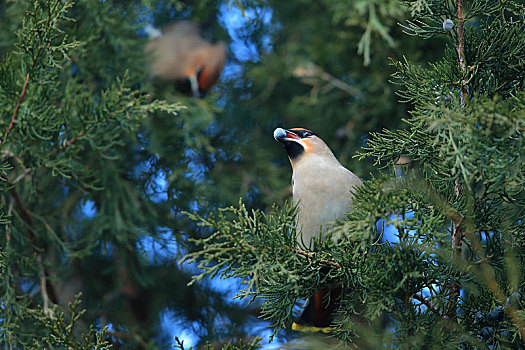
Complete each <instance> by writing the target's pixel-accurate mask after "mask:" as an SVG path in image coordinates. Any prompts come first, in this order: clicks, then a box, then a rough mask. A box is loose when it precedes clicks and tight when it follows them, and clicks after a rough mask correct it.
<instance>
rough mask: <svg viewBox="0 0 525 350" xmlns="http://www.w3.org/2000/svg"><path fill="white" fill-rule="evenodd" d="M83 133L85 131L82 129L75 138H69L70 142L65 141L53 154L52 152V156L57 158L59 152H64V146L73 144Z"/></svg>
mask: <svg viewBox="0 0 525 350" xmlns="http://www.w3.org/2000/svg"><path fill="white" fill-rule="evenodd" d="M82 135H84V131H81V132H79V133H78V134H77V135H75V136H73V138H72V139H71V140H69V141H68V142H66V143H64V144H63V145H62V146H60V147H59V148H58V149H57V150H55V152H53V154H51V158H55V157H56V155H57V154H59V153H60V152H62V151H63V150H64V148H66V147H69V146H71V145H72V144H73V143H75V142H76V141H77V140H78V138H79V137H80V136H82Z"/></svg>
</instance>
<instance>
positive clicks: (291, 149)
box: [284, 141, 304, 160]
mask: <svg viewBox="0 0 525 350" xmlns="http://www.w3.org/2000/svg"><path fill="white" fill-rule="evenodd" d="M284 148H285V149H286V153H288V157H290V159H291V160H296V159H297V158H299V157H300V156H302V155H303V153H304V148H303V146H301V145H300V144H299V143H297V142H293V141H286V142H285V143H284Z"/></svg>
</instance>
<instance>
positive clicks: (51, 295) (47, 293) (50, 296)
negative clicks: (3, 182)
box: [9, 188, 58, 312]
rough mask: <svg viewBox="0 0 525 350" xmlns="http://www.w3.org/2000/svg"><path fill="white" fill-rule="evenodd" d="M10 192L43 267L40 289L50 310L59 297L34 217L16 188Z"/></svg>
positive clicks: (45, 305)
mask: <svg viewBox="0 0 525 350" xmlns="http://www.w3.org/2000/svg"><path fill="white" fill-rule="evenodd" d="M9 194H10V196H11V201H12V202H14V206H15V208H16V211H17V212H18V214H19V215H20V218H21V219H22V220H23V221H24V222H25V223H26V225H27V236H28V238H29V242H30V243H31V249H32V250H33V253H34V254H35V256H36V258H37V261H38V264H39V265H40V268H41V275H40V283H41V284H40V291H41V293H42V299H43V302H44V310H45V311H46V312H48V310H49V300H50V301H51V302H52V303H54V304H57V303H58V299H57V295H56V292H55V288H54V286H53V285H52V284H51V282H50V281H48V276H49V273H48V271H47V268H46V267H45V266H44V260H43V258H42V253H41V252H40V250H39V249H38V245H37V242H36V237H35V234H34V233H33V230H34V223H33V219H32V218H31V214H30V212H29V211H28V210H27V209H26V208H25V207H24V206H23V204H22V200H21V199H20V196H19V195H18V193H17V192H16V190H15V189H14V188H11V189H9Z"/></svg>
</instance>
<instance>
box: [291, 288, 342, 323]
mask: <svg viewBox="0 0 525 350" xmlns="http://www.w3.org/2000/svg"><path fill="white" fill-rule="evenodd" d="M341 292H342V288H341V287H325V288H323V289H321V290H320V291H318V292H317V293H315V294H314V295H313V296H312V297H311V298H310V299H309V300H308V304H307V305H306V308H305V309H304V310H303V312H302V313H301V316H299V318H298V319H297V321H296V322H294V323H293V324H292V329H293V330H297V331H314V332H315V331H322V332H328V331H329V330H330V327H329V326H330V323H332V321H333V311H334V307H335V304H336V302H337V301H338V299H339V298H340V296H341Z"/></svg>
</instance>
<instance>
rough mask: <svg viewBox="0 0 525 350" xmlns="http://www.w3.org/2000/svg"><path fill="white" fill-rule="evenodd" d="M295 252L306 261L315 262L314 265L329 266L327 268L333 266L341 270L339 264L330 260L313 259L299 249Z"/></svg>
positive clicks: (310, 255)
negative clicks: (305, 258) (306, 259)
mask: <svg viewBox="0 0 525 350" xmlns="http://www.w3.org/2000/svg"><path fill="white" fill-rule="evenodd" d="M295 252H296V253H297V254H299V255H302V256H304V257H307V258H308V259H313V260H315V262H316V263H319V264H323V265H329V266H333V267H336V268H338V269H340V268H341V265H339V263H337V262H335V261H330V260H325V259H315V258H314V257H313V256H312V254H309V253H307V252H305V251H304V250H301V249H295Z"/></svg>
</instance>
